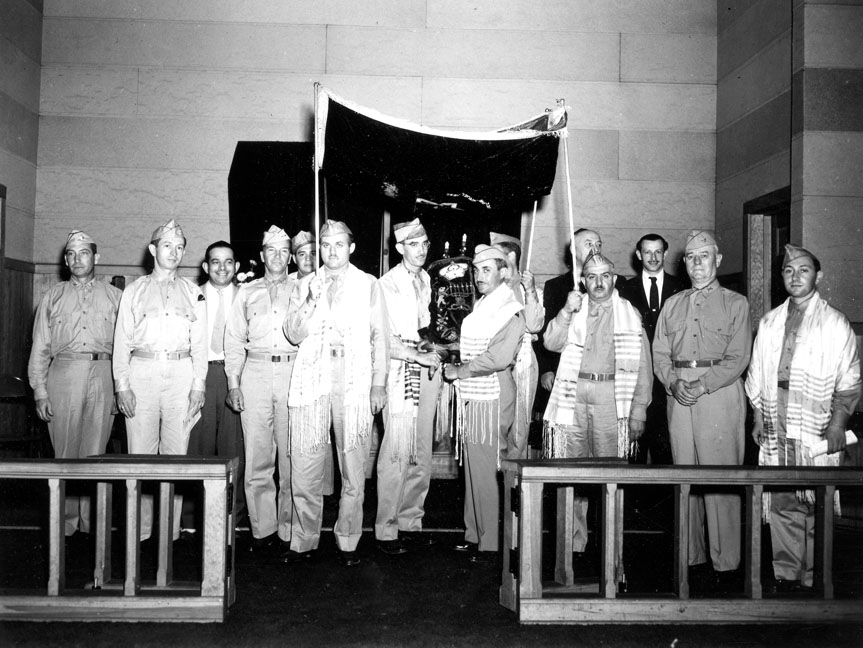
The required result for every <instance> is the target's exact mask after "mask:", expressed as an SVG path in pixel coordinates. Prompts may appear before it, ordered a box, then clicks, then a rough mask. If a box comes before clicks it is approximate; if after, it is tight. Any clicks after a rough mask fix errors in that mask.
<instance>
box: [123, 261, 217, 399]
mask: <svg viewBox="0 0 863 648" xmlns="http://www.w3.org/2000/svg"><path fill="white" fill-rule="evenodd" d="M208 346H209V340H207V304H206V301H205V300H204V294H203V293H202V292H201V288H200V286H196V285H195V284H194V283H192V282H191V281H189V280H188V279H186V278H184V277H177V276H174V277H173V278H171V279H164V280H161V281H159V280H158V279H157V277H156V276H155V275H153V274H149V275H145V276H143V277H140V278H138V279H136V280H135V281H133V282H132V283H131V284H130V285H129V286H128V287H127V288H126V290H125V291H123V297H122V299H121V300H120V310H119V312H118V314H117V328H116V330H115V331H114V388H115V390H116V391H118V392H120V391H126V390H128V389H129V388H130V387H129V364H130V362H131V359H132V352H133V351H147V352H151V353H155V352H160V351H169V352H171V351H173V352H177V351H188V352H189V353H191V355H192V367H193V372H194V373H193V379H192V390H193V391H204V387H205V385H206V382H207V348H208Z"/></svg>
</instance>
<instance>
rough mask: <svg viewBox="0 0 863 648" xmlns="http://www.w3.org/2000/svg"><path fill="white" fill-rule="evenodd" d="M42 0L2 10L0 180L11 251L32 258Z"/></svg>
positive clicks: (16, 0) (9, 3)
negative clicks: (5, 192) (3, 193)
mask: <svg viewBox="0 0 863 648" xmlns="http://www.w3.org/2000/svg"><path fill="white" fill-rule="evenodd" d="M41 12H42V2H41V0H6V1H5V2H4V3H3V5H2V15H0V184H2V185H4V186H5V187H6V189H7V194H6V240H5V241H4V243H5V251H6V256H7V257H9V258H11V259H17V260H20V261H25V262H30V261H32V260H33V225H34V219H35V214H36V155H37V146H38V140H39V77H40V67H39V66H40V62H41V58H42V13H41Z"/></svg>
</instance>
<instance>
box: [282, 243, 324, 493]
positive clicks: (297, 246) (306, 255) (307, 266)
mask: <svg viewBox="0 0 863 648" xmlns="http://www.w3.org/2000/svg"><path fill="white" fill-rule="evenodd" d="M316 245H317V243H316V242H315V235H314V234H312V233H311V232H307V231H305V230H300V231H299V232H297V234H296V235H294V237H293V238H292V239H291V258H292V259H293V260H294V265H296V266H297V269H296V270H294V271H293V272H292V273H291V274H289V275H288V277H289V278H290V279H293V280H294V281H295V282H298V281H299V280H300V279H302V278H303V277H305V276H306V275H310V274H311V273H312V272H314V271H315V267H316V265H315V264H316V261H317V259H316V254H315V247H316ZM333 463H334V461H333V453H332V452H328V453H327V455H326V458H325V460H324V495H332V494H333V481H334V475H333V470H334V466H333Z"/></svg>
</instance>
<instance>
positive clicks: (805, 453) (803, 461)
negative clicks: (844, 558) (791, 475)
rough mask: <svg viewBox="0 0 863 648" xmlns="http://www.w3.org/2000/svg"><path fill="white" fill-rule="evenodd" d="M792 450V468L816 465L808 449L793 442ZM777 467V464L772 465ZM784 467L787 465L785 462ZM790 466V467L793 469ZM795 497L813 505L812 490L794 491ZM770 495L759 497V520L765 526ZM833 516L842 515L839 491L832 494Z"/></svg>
mask: <svg viewBox="0 0 863 648" xmlns="http://www.w3.org/2000/svg"><path fill="white" fill-rule="evenodd" d="M790 445H791V446H792V447H793V448H794V464H793V466H815V465H817V464H816V462H815V461H813V460H812V457H811V456H810V455H809V449H808V448H807V447H806V446H805V445H803V444H802V443H799V442H794V443H793V444H790ZM785 447H786V449H787V448H788V447H789V444H786V446H785ZM774 465H777V464H774ZM786 465H789V464H788V462H786ZM793 466H791V467H793ZM795 494H796V495H797V501H798V502H803V503H806V504H809V505H810V506H814V505H815V490H814V489H812V488H806V489H801V490H797V491H795ZM772 499H773V498H772V497H771V493H763V494H762V495H761V519H762V521H763V522H764V523H765V524H770V506H771V503H772ZM833 514H834V515H836V516H839V515H842V506H841V503H840V501H839V491H838V490H837V491H834V492H833Z"/></svg>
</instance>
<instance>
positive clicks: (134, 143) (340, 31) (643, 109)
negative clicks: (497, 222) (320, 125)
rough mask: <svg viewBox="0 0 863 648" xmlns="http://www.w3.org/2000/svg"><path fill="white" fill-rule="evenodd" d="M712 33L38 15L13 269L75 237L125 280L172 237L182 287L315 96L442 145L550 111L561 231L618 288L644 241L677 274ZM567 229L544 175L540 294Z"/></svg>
mask: <svg viewBox="0 0 863 648" xmlns="http://www.w3.org/2000/svg"><path fill="white" fill-rule="evenodd" d="M716 14H717V6H716V3H715V2H713V1H712V0H639V1H637V2H634V1H626V0H609V1H607V2H601V3H598V2H594V1H593V0H547V1H545V2H543V3H541V6H540V5H538V3H536V2H532V1H531V0H478V1H476V2H471V3H464V2H460V1H458V0H326V1H323V2H313V3H312V2H305V1H300V0H288V1H285V2H278V3H274V2H265V1H263V0H260V1H249V2H229V1H228V0H217V1H214V0H186V1H184V2H180V3H164V2H156V1H146V0H143V1H142V0H136V1H132V0H114V1H112V2H110V3H106V2H89V1H79V0H78V1H76V0H52V1H50V2H46V3H45V9H44V28H43V47H42V85H41V92H40V95H39V98H40V107H39V112H40V115H41V121H40V131H39V148H38V160H39V170H38V190H37V192H36V200H35V202H36V209H35V213H36V223H35V240H34V242H33V246H32V249H33V256H34V260H35V261H36V262H37V264H39V265H38V266H37V267H38V268H39V269H40V271H43V272H53V270H54V269H56V265H54V264H56V263H57V261H58V259H59V252H60V248H61V245H62V240H63V237H64V236H65V233H66V232H67V231H68V230H69V229H71V228H73V227H82V228H84V229H87V230H91V231H93V232H94V233H95V234H96V235H97V236H98V237H99V238H100V239H101V240H100V243H101V250H100V251H101V252H102V260H103V266H102V269H101V271H102V272H105V273H106V274H126V275H133V274H134V273H135V271H136V270H137V268H138V267H139V265H140V262H141V259H142V258H143V255H144V244H145V243H146V240H147V237H148V236H149V234H150V232H151V231H152V229H153V228H154V227H155V225H157V224H158V223H160V222H164V221H165V220H167V219H168V218H172V217H173V218H177V219H178V220H179V221H180V222H181V223H182V224H183V226H184V228H185V229H186V230H187V233H188V236H189V239H190V246H189V251H188V254H187V258H186V260H185V261H184V264H185V265H187V266H189V267H188V272H194V270H193V268H192V266H195V265H197V264H198V263H199V262H200V260H201V257H202V255H203V252H204V248H205V247H206V244H207V242H209V241H211V240H214V239H216V238H226V237H227V235H228V200H227V173H228V169H229V167H230V164H231V159H232V155H233V151H234V147H235V146H236V143H237V141H240V140H258V141H296V140H308V139H310V136H311V117H312V112H313V92H312V84H313V82H314V81H319V82H321V83H323V84H324V85H325V86H327V87H328V88H330V89H331V90H332V91H334V92H336V93H338V94H340V95H342V96H344V97H346V98H349V99H351V100H354V101H356V102H358V103H360V104H363V105H366V106H369V107H371V108H375V109H377V110H380V111H382V112H385V113H387V114H390V115H393V116H396V117H402V118H406V119H409V120H412V121H415V122H418V123H421V124H424V125H427V126H431V127H442V128H453V129H494V128H499V127H502V126H506V125H509V124H512V123H516V122H518V121H521V120H522V119H524V118H527V117H529V116H531V115H534V114H536V113H538V112H541V111H542V110H544V109H545V108H546V107H552V106H554V105H555V101H556V100H557V99H558V98H564V99H565V100H566V102H567V104H568V105H569V106H570V107H571V111H570V121H569V125H570V126H569V127H570V137H569V140H568V145H569V153H570V175H571V180H572V184H573V196H572V197H573V203H574V214H575V224H576V227H580V226H588V227H592V228H595V229H598V230H599V231H600V232H601V233H602V234H603V238H604V240H605V250H606V252H607V253H608V254H609V255H610V256H611V257H612V258H613V259H614V260H615V261H616V263H617V264H618V267H619V268H620V269H621V270H622V271H623V272H624V273H625V274H631V273H632V272H633V270H632V269H631V268H630V267H629V258H630V254H631V250H632V245H633V244H634V242H635V240H637V238H638V237H639V236H640V235H641V234H642V233H644V232H647V231H658V232H659V233H661V234H663V235H665V236H666V237H667V238H669V240H670V241H672V252H673V254H674V257H679V252H680V249H681V247H682V239H683V235H684V233H685V231H686V230H687V229H689V228H690V227H712V225H713V223H714V188H715V184H714V178H715V163H714V160H715V128H716ZM524 226H525V227H524V229H525V233H526V232H527V226H528V223H527V219H525V224H524ZM569 229H570V227H569V224H568V218H567V197H566V182H565V178H564V166H563V156H562V155H561V162H560V166H559V169H558V178H557V181H556V185H555V188H554V191H553V193H552V194H551V195H550V196H549V197H547V198H546V199H545V200H544V201H543V202H542V204H541V205H540V209H539V213H538V219H537V228H536V248H535V250H537V251H542V253H541V254H538V253H536V252H535V253H534V254H533V262H532V263H533V265H534V267H533V268H532V269H533V270H534V271H535V272H536V273H537V274H538V276H539V279H540V281H542V280H544V279H545V278H548V277H550V276H553V275H555V274H558V273H560V272H562V271H563V270H564V267H563V263H562V250H563V247H564V245H565V243H566V241H567V236H568V232H569ZM676 260H677V259H676V258H672V259H671V261H670V263H669V267H670V268H671V267H673V265H674V264H675V263H676Z"/></svg>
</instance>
